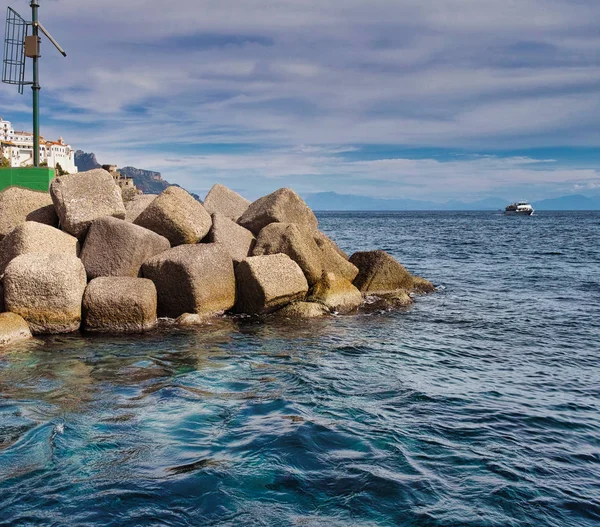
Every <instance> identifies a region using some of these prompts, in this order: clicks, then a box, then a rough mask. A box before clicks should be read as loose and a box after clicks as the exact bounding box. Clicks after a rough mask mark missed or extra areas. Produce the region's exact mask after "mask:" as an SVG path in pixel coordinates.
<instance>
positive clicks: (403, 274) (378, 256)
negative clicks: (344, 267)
mask: <svg viewBox="0 0 600 527" xmlns="http://www.w3.org/2000/svg"><path fill="white" fill-rule="evenodd" d="M350 263H352V264H354V265H355V266H356V267H358V270H359V272H358V276H357V277H356V278H355V279H354V285H355V286H356V287H357V288H358V289H359V291H360V292H361V293H368V294H371V295H385V294H390V293H393V292H395V291H397V290H399V289H403V290H405V291H409V290H411V289H412V288H413V283H414V282H413V277H412V275H411V274H410V273H409V272H408V271H407V270H406V269H405V268H404V266H403V265H401V264H400V263H399V262H397V261H396V260H395V259H394V258H393V257H392V256H390V255H389V254H388V253H386V252H384V251H365V252H357V253H354V254H353V255H352V256H351V257H350Z"/></svg>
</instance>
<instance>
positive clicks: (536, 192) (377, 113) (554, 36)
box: [0, 0, 600, 202]
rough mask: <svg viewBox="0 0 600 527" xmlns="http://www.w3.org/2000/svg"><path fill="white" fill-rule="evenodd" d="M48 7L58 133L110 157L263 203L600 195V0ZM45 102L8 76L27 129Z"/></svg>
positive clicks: (118, 0) (3, 108) (44, 14)
mask: <svg viewBox="0 0 600 527" xmlns="http://www.w3.org/2000/svg"><path fill="white" fill-rule="evenodd" d="M3 2H5V0H3ZM5 3H6V2H5ZM39 3H40V21H41V22H42V23H43V25H44V26H45V27H46V28H47V29H48V30H49V31H50V32H51V33H52V35H53V36H54V37H55V39H56V40H57V41H58V42H59V43H60V44H61V45H62V46H63V47H64V48H65V50H66V51H67V53H68V56H67V58H63V57H62V56H61V55H59V54H58V52H57V51H56V50H55V49H54V48H53V47H52V45H51V44H50V43H49V42H48V41H47V40H44V41H43V43H42V55H43V57H42V59H41V63H40V64H41V70H40V71H41V73H40V75H41V85H42V91H41V105H42V106H41V132H42V135H44V136H45V137H47V138H53V139H54V138H57V137H58V136H62V137H64V138H65V140H66V141H67V142H69V143H70V144H71V145H72V146H73V148H75V149H82V150H84V151H86V152H95V153H96V155H97V157H98V160H99V161H100V162H101V163H111V164H117V165H119V166H126V165H130V166H135V167H137V168H144V169H148V170H156V171H159V172H161V173H162V174H163V177H164V178H165V179H167V180H169V181H170V182H172V183H178V184H180V185H182V186H184V187H185V188H187V189H188V190H190V191H192V192H196V193H198V194H199V195H203V194H205V193H206V192H207V191H208V189H209V188H210V187H211V186H212V185H213V184H214V183H215V182H220V183H223V184H225V185H227V186H229V187H230V188H233V189H235V190H237V191H238V192H241V193H242V194H243V195H245V196H246V197H248V198H249V199H255V198H257V197H259V196H261V195H263V194H266V193H268V192H271V191H273V190H275V189H277V188H279V187H284V186H288V187H292V188H294V189H295V190H297V191H298V192H299V193H301V194H303V195H306V194H309V193H313V192H329V191H334V192H338V193H342V194H355V195H367V196H371V197H380V198H411V199H425V200H433V201H440V202H441V201H446V200H451V199H460V200H462V201H475V200H478V199H483V198H486V197H490V196H494V197H505V198H507V199H511V200H515V199H522V198H526V199H530V200H532V201H533V200H539V199H544V198H552V197H557V196H561V195H566V194H574V193H576V194H583V195H588V196H592V195H598V194H600V148H599V147H600V112H599V110H600V9H599V7H600V6H599V4H598V0H319V1H313V0H171V1H170V2H164V1H162V0H161V1H159V0H125V1H124V0H93V1H92V0H40V2H39ZM8 5H10V6H11V7H13V8H14V9H16V10H17V11H19V12H20V13H21V14H22V15H23V16H25V17H26V16H27V15H28V13H29V11H30V10H29V7H28V6H29V2H28V1H27V0H10V1H9V2H8ZM0 7H2V6H0ZM30 104H31V92H30V90H29V89H28V88H26V90H25V94H24V95H19V94H18V93H17V90H16V89H15V87H14V86H9V85H6V84H3V85H1V87H0V115H2V116H3V117H4V118H5V119H8V120H11V121H12V122H13V123H14V125H15V127H16V128H17V129H31V124H30V121H31V116H30Z"/></svg>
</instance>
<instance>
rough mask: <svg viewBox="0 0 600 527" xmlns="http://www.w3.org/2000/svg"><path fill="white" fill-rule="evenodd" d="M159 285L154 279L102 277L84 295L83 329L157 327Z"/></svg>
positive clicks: (124, 330) (127, 330) (136, 330)
mask: <svg viewBox="0 0 600 527" xmlns="http://www.w3.org/2000/svg"><path fill="white" fill-rule="evenodd" d="M156 324H157V318H156V287H155V286H154V283H153V282H152V281H151V280H147V279H145V278H130V277H115V276H111V277H101V278H95V279H94V280H92V281H91V282H90V283H89V284H88V286H87V288H86V290H85V294H84V295H83V328H84V329H85V330H86V331H94V332H108V333H139V332H142V331H146V330H149V329H152V328H154V327H156Z"/></svg>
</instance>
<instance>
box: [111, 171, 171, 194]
mask: <svg viewBox="0 0 600 527" xmlns="http://www.w3.org/2000/svg"><path fill="white" fill-rule="evenodd" d="M119 172H121V174H123V175H124V176H127V177H130V178H132V179H133V183H134V184H135V186H136V187H137V188H138V189H140V190H141V191H142V192H143V193H144V194H160V193H161V192H162V191H163V190H165V189H166V188H167V187H169V186H171V184H170V183H169V182H168V181H165V180H164V179H163V178H162V176H161V174H160V172H153V171H152V170H142V169H141V168H135V167H123V168H120V169H119Z"/></svg>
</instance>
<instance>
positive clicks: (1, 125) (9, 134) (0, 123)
mask: <svg viewBox="0 0 600 527" xmlns="http://www.w3.org/2000/svg"><path fill="white" fill-rule="evenodd" d="M14 135H15V131H14V129H13V127H12V124H11V123H10V121H5V120H4V119H2V117H0V141H12V140H13V137H14Z"/></svg>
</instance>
